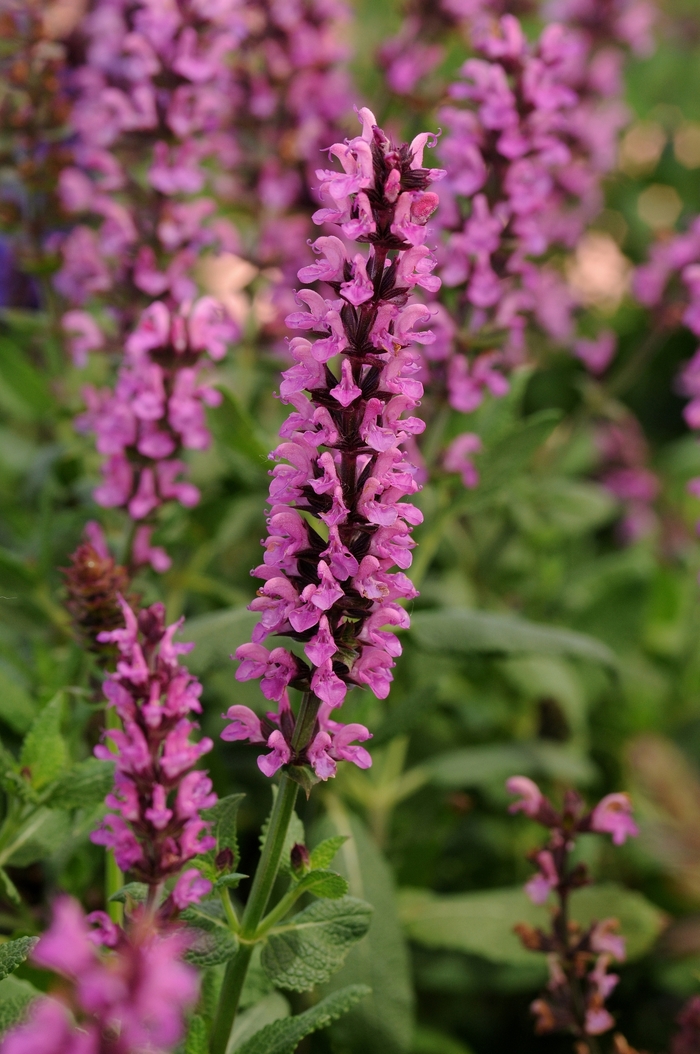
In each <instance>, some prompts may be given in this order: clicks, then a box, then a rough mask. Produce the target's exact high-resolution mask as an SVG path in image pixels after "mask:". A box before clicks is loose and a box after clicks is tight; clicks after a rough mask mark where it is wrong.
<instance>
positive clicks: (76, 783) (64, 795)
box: [49, 758, 114, 809]
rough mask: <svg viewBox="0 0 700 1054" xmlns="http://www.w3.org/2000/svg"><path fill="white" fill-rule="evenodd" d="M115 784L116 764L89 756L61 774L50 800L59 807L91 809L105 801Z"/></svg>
mask: <svg viewBox="0 0 700 1054" xmlns="http://www.w3.org/2000/svg"><path fill="white" fill-rule="evenodd" d="M113 785H114V764H113V763H112V762H109V761H99V760H98V759H97V758H87V760H85V761H81V762H79V764H77V765H73V767H72V768H70V769H68V771H67V772H65V773H64V774H63V776H61V778H60V779H59V781H58V784H57V785H56V789H55V791H54V792H53V793H52V795H51V797H50V799H49V801H50V802H51V805H53V806H55V807H56V808H58V809H90V808H92V807H94V806H96V805H99V803H100V802H101V801H104V799H105V797H106V795H107V794H109V792H110V791H111V789H112V787H113Z"/></svg>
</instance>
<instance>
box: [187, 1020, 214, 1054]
mask: <svg viewBox="0 0 700 1054" xmlns="http://www.w3.org/2000/svg"><path fill="white" fill-rule="evenodd" d="M185 1054H209V1030H208V1028H207V1023H206V1021H205V1020H204V1018H203V1017H202V1016H201V1014H195V1015H194V1017H193V1018H192V1020H191V1021H190V1026H189V1028H188V1029H187V1036H186V1037H185Z"/></svg>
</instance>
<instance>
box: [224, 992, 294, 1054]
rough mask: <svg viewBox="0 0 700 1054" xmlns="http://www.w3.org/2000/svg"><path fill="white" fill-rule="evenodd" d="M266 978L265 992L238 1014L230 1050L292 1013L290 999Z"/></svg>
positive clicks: (238, 1047) (237, 1047)
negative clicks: (276, 990)
mask: <svg viewBox="0 0 700 1054" xmlns="http://www.w3.org/2000/svg"><path fill="white" fill-rule="evenodd" d="M263 976H264V974H263ZM265 980H266V981H267V985H268V987H267V989H266V991H265V992H264V994H262V995H261V997H260V998H259V999H257V1000H256V1001H255V1003H254V1004H251V1003H248V1009H247V1010H244V1011H243V1012H242V1013H240V1014H237V1015H236V1020H235V1022H234V1025H233V1031H232V1033H231V1040H230V1043H229V1048H228V1050H229V1052H233V1051H238V1050H239V1049H240V1048H241V1047H242V1046H243V1044H244V1043H247V1042H248V1040H249V1039H251V1038H252V1037H253V1036H254V1035H256V1033H258V1032H260V1031H261V1030H262V1029H263V1028H265V1026H266V1025H270V1024H272V1022H273V1021H279V1020H281V1019H282V1018H285V1017H289V1015H290V1014H291V1012H292V1010H291V1007H290V1005H289V1001H288V1000H287V999H285V997H284V996H283V995H282V993H281V992H275V990H274V989H273V988H272V985H271V984H270V982H269V981H268V980H267V978H265ZM246 983H247V978H246Z"/></svg>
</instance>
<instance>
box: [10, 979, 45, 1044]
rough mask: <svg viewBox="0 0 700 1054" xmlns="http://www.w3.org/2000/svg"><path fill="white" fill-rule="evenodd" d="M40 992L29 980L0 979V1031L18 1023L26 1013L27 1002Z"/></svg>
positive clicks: (30, 1001)
mask: <svg viewBox="0 0 700 1054" xmlns="http://www.w3.org/2000/svg"><path fill="white" fill-rule="evenodd" d="M41 994H42V993H41V992H39V991H38V989H36V988H35V987H34V985H33V984H30V983H29V981H20V980H19V979H18V978H17V977H6V978H5V980H4V981H0V1032H6V1031H7V1029H8V1028H12V1026H13V1025H18V1024H19V1022H20V1021H22V1020H23V1019H24V1017H25V1015H26V1013H27V1008H28V1007H29V1004H30V1003H32V1002H33V1001H34V1000H35V999H36V998H37V996H40V995H41Z"/></svg>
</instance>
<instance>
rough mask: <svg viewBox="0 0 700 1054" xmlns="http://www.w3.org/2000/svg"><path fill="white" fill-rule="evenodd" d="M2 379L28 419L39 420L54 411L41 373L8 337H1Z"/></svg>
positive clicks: (0, 368) (0, 370)
mask: <svg viewBox="0 0 700 1054" xmlns="http://www.w3.org/2000/svg"><path fill="white" fill-rule="evenodd" d="M0 377H1V378H2V380H3V382H4V384H5V386H6V387H7V388H9V390H10V391H11V392H12V395H13V396H14V397H15V399H16V400H18V402H19V405H20V406H21V407H22V408H23V410H24V416H25V417H26V418H28V419H37V418H40V417H43V416H45V415H46V414H50V413H51V411H52V410H53V409H54V401H53V399H52V398H51V395H50V393H49V390H48V387H47V384H46V381H45V380H44V378H43V377H42V375H41V373H39V371H38V370H37V369H36V368H35V367H34V366H33V365H32V364H31V362H30V361H29V360H28V358H27V357H26V355H24V354H23V353H22V351H21V349H20V348H19V347H18V345H17V344H15V343H14V342H13V341H11V340H8V339H7V337H0ZM18 409H19V407H18Z"/></svg>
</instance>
